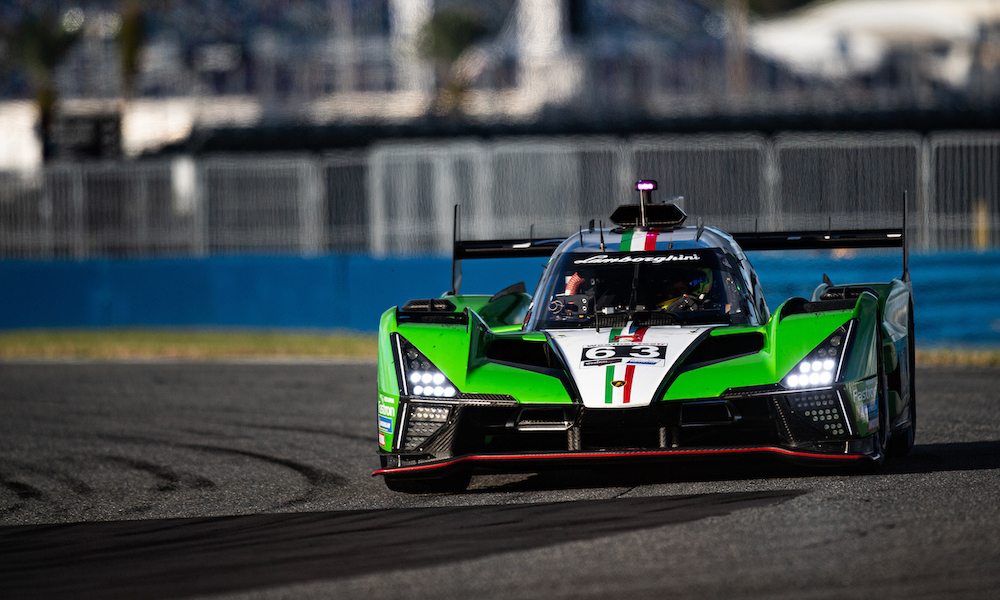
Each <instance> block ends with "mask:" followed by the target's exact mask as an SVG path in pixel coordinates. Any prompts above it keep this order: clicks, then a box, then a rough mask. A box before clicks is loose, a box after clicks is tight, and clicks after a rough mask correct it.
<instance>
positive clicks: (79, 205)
mask: <svg viewBox="0 0 1000 600" xmlns="http://www.w3.org/2000/svg"><path fill="white" fill-rule="evenodd" d="M75 166H76V168H74V169H73V171H72V175H73V177H72V181H73V258H76V259H84V258H87V254H89V252H88V250H89V248H90V245H91V244H90V239H89V236H88V235H87V233H88V232H87V231H85V227H86V225H85V223H86V222H85V219H84V215H85V214H86V198H85V189H84V186H83V165H80V164H78V165H75Z"/></svg>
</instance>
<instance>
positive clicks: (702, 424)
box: [375, 181, 916, 492]
mask: <svg viewBox="0 0 1000 600" xmlns="http://www.w3.org/2000/svg"><path fill="white" fill-rule="evenodd" d="M637 187H638V188H639V190H640V191H641V192H642V201H641V202H640V203H639V204H636V205H625V206H620V207H619V208H618V209H617V210H616V211H615V213H614V214H613V215H612V217H611V220H612V222H613V223H614V224H615V225H616V227H615V228H611V229H603V228H596V229H595V228H594V227H593V226H591V228H590V229H589V230H582V231H580V232H579V234H577V235H573V236H571V237H569V238H567V239H565V240H505V241H475V242H472V241H460V240H458V239H457V238H458V235H457V223H458V218H457V208H456V236H455V237H456V240H455V245H454V247H455V251H454V252H455V254H454V257H455V261H454V263H455V265H456V268H455V271H454V273H455V276H454V281H453V289H452V291H450V292H448V293H446V294H444V295H443V296H441V297H440V298H431V299H422V300H411V301H410V302H407V303H406V304H405V305H404V306H403V307H402V308H398V307H394V308H391V309H389V310H387V311H386V312H385V313H384V314H383V315H382V318H381V322H380V325H379V338H378V344H379V356H378V443H379V458H380V460H381V468H380V469H378V470H376V471H375V474H376V475H382V476H383V477H384V478H385V482H386V485H388V487H389V488H391V489H393V490H397V491H407V492H426V491H460V490H462V489H464V488H465V487H466V486H467V485H468V483H469V479H470V475H471V473H472V472H473V470H474V469H477V468H480V469H487V470H490V471H494V472H495V471H515V472H535V471H539V470H541V469H544V468H553V467H561V466H566V465H581V466H582V465H584V464H612V463H615V462H628V463H639V462H642V461H647V462H653V461H660V462H662V461H666V460H671V459H678V458H693V457H734V456H746V455H770V456H777V457H780V458H785V459H789V460H794V461H800V462H818V463H833V464H856V465H859V466H871V465H877V464H880V463H881V462H882V460H883V458H884V456H885V455H886V454H890V455H893V454H895V455H903V454H905V453H906V452H908V451H909V449H910V447H911V446H912V445H913V438H914V430H915V427H916V406H915V399H914V386H913V379H914V369H913V357H914V351H913V337H912V336H913V303H912V299H911V285H910V282H909V276H908V274H907V268H906V262H907V253H906V248H905V238H904V235H903V233H904V231H905V216H904V227H903V229H900V230H863V231H825V232H808V231H804V232H791V233H769V234H758V233H753V234H727V233H725V232H723V231H721V230H719V229H716V228H713V227H703V226H702V225H700V224H699V225H698V226H696V227H690V226H689V227H685V226H684V225H683V223H684V221H685V215H684V213H683V211H681V210H680V209H679V208H678V207H677V206H675V205H673V204H653V203H651V202H650V193H651V191H652V190H654V189H656V184H655V182H652V181H640V182H639V183H638V184H637ZM904 214H905V213H904ZM845 247H903V257H904V258H903V265H904V266H903V275H902V277H901V278H899V279H894V280H892V281H890V282H887V283H864V284H850V285H834V284H833V283H832V282H831V281H830V280H829V278H827V277H826V276H824V277H823V283H821V284H820V285H819V286H818V287H817V288H816V289H815V291H814V292H813V294H812V297H811V298H810V299H808V300H807V299H804V298H792V299H790V300H787V301H786V302H784V303H783V304H782V305H781V306H779V307H778V308H777V310H775V311H774V312H773V313H772V312H771V311H770V310H769V308H768V305H767V303H766V301H765V300H764V294H763V290H762V289H761V286H760V283H759V282H758V280H757V276H756V274H755V272H754V269H753V267H752V266H751V265H750V262H749V261H748V260H747V257H746V255H745V253H744V250H768V249H797V248H845ZM504 256H551V258H550V259H549V262H548V264H547V266H546V268H545V271H544V274H543V275H542V277H541V279H540V281H539V283H538V285H537V287H536V289H535V291H534V295H533V296H529V295H528V294H527V293H526V292H525V286H524V284H517V285H514V286H511V287H509V288H507V289H505V290H503V291H501V292H499V293H497V294H496V295H494V296H479V295H459V293H458V284H459V283H460V281H461V275H460V269H459V267H458V265H459V264H460V262H459V261H460V260H462V259H469V258H477V257H484V258H494V257H504Z"/></svg>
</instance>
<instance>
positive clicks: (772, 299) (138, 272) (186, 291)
mask: <svg viewBox="0 0 1000 600" xmlns="http://www.w3.org/2000/svg"><path fill="white" fill-rule="evenodd" d="M751 260H752V261H753V263H754V265H755V266H756V268H757V270H758V273H759V275H760V278H761V281H762V283H763V284H764V287H765V292H766V293H767V297H768V299H769V304H770V305H771V307H772V309H773V308H776V307H777V306H778V304H780V302H781V301H783V300H784V299H785V298H788V297H790V296H793V295H801V296H807V297H808V295H809V294H810V293H811V291H812V288H813V287H815V285H816V284H818V283H819V282H820V281H821V279H822V274H823V273H824V272H825V273H828V274H829V275H830V277H831V278H832V279H833V281H834V282H835V283H849V282H864V281H887V280H889V279H891V278H893V277H897V276H899V274H900V271H901V261H900V257H899V253H898V251H897V252H895V253H875V254H873V255H862V256H856V257H853V258H849V259H847V258H845V259H840V260H837V259H834V258H831V257H829V255H828V254H825V253H816V254H813V255H806V256H803V253H795V254H791V253H757V254H755V255H753V256H751ZM544 261H545V259H541V258H531V259H516V260H489V261H466V262H465V266H464V271H465V274H464V280H463V283H462V291H463V292H466V293H477V292H478V293H489V294H492V293H493V292H496V291H498V290H500V289H502V288H503V287H506V286H507V285H509V284H511V283H515V282H517V281H524V282H525V283H526V284H527V286H528V288H529V290H530V289H531V288H533V287H534V285H535V283H536V282H537V280H538V277H539V275H540V274H541V266H542V264H543V263H544ZM910 263H911V265H910V270H911V274H912V279H913V283H914V297H915V303H916V316H917V336H918V340H920V342H921V343H923V344H931V345H946V344H950V345H1000V314H998V312H1000V252H991V253H982V254H977V253H960V254H959V253H952V254H935V255H916V256H912V257H911V260H910ZM450 278H451V263H450V261H449V260H448V259H445V258H440V257H422V258H393V259H375V258H371V257H368V256H321V257H316V258H301V257H274V256H234V257H212V258H204V259H189V258H179V259H146V260H91V261H82V262H75V261H0V328H2V329H20V328H34V327H134V326H183V327H191V326H195V327H302V328H320V329H349V330H355V331H374V330H375V329H376V328H377V326H378V317H379V315H380V314H381V313H382V311H384V310H385V309H386V308H387V307H389V306H392V305H395V304H400V303H402V302H405V301H406V300H407V299H410V298H418V297H430V296H438V295H440V294H441V293H442V292H443V291H444V290H446V289H448V288H449V287H450Z"/></svg>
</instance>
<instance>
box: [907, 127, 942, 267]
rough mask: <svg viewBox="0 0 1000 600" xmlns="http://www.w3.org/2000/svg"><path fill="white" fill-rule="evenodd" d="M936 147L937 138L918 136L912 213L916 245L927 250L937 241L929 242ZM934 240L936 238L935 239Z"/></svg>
mask: <svg viewBox="0 0 1000 600" xmlns="http://www.w3.org/2000/svg"><path fill="white" fill-rule="evenodd" d="M936 147H937V140H933V139H931V138H930V136H927V135H924V136H921V138H920V150H919V152H920V160H919V161H918V162H917V181H918V182H919V189H918V190H917V194H916V196H917V206H916V209H917V210H916V211H915V212H916V214H915V215H913V216H914V217H915V219H914V220H915V221H916V227H917V240H916V241H917V244H916V247H918V248H920V249H921V250H928V249H930V248H931V247H932V246H934V247H937V245H938V244H937V243H934V244H932V243H931V215H930V213H931V206H933V205H936V203H937V194H936V191H937V190H936V189H935V183H936V177H935V176H934V169H935V167H936V158H935V157H936V154H937V153H936V152H935V150H936ZM935 241H936V240H935Z"/></svg>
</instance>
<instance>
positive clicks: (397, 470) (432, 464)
mask: <svg viewBox="0 0 1000 600" xmlns="http://www.w3.org/2000/svg"><path fill="white" fill-rule="evenodd" d="M754 455H758V456H760V455H764V456H771V457H776V458H780V459H783V460H788V461H792V462H800V463H814V464H823V463H825V464H845V463H851V462H857V461H866V460H872V458H871V457H870V456H868V455H867V454H860V453H846V454H825V453H821V452H810V451H803V450H795V449H791V448H783V447H781V446H748V447H736V448H672V449H658V450H582V451H575V452H530V453H517V454H466V455H463V456H456V457H453V458H448V459H442V460H429V461H427V462H422V463H419V464H414V465H404V466H400V467H389V468H383V469H378V470H376V471H374V472H373V473H372V475H373V476H374V475H393V476H395V475H413V476H415V477H421V476H433V474H434V472H435V471H448V470H451V469H455V468H458V467H463V468H468V467H475V466H483V467H488V468H513V467H526V468H538V469H542V468H553V467H559V466H565V465H574V466H582V465H581V463H593V464H608V463H620V462H625V463H627V462H632V461H645V460H655V459H664V460H669V459H685V458H711V457H740V456H754ZM519 470H520V469H519Z"/></svg>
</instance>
